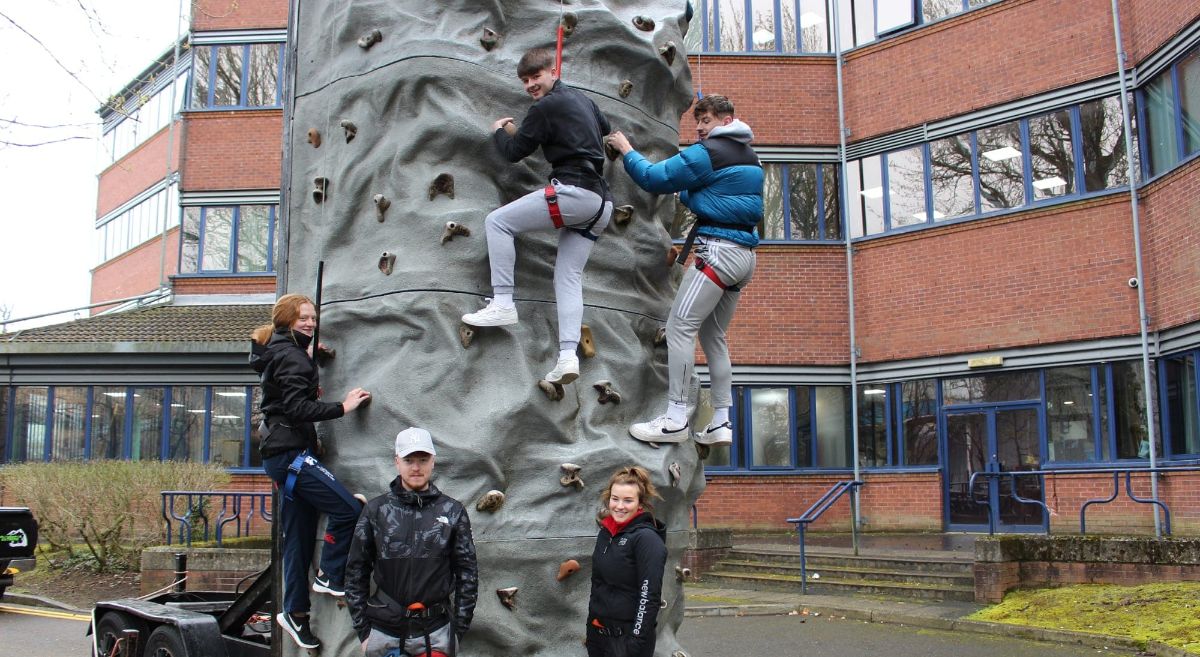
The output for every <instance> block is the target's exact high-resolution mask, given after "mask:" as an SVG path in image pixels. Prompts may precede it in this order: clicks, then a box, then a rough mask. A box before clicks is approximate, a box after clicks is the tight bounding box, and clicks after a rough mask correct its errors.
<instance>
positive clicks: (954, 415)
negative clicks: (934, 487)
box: [944, 405, 1045, 532]
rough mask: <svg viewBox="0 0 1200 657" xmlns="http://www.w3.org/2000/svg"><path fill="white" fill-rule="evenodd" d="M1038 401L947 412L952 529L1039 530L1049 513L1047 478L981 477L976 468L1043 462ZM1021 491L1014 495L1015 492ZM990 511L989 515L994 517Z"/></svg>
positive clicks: (1009, 469) (1033, 465) (1032, 466)
mask: <svg viewBox="0 0 1200 657" xmlns="http://www.w3.org/2000/svg"><path fill="white" fill-rule="evenodd" d="M1038 413H1039V410H1038V407H1037V406H1032V405H1030V406H1025V405H1022V406H1010V405H1005V406H986V407H975V408H970V409H962V410H952V411H946V412H944V421H945V429H946V431H945V435H946V517H947V519H948V521H949V525H950V527H951V528H952V529H966V530H986V529H987V528H988V526H989V521H990V522H991V523H994V524H995V527H996V530H997V531H1003V532H1030V531H1033V532H1040V531H1043V530H1044V528H1045V514H1044V512H1043V510H1042V507H1041V506H1040V505H1038V504H1033V503H1029V502H1022V501H1020V500H1019V499H1017V498H1018V497H1019V498H1022V499H1028V500H1037V501H1039V502H1040V501H1042V500H1043V489H1042V478H1041V477H1039V476H1036V475H1031V476H1018V477H995V476H982V475H981V476H978V477H976V478H975V485H974V486H973V487H972V486H971V485H970V480H971V475H972V474H974V473H976V472H1017V471H1024V470H1037V469H1038V468H1039V467H1040V466H1041V462H1042V453H1041V444H1042V441H1041V432H1040V428H1039V427H1040V422H1039V416H1038ZM1014 492H1015V493H1016V496H1015V497H1014V495H1013V493H1014ZM989 516H990V517H989Z"/></svg>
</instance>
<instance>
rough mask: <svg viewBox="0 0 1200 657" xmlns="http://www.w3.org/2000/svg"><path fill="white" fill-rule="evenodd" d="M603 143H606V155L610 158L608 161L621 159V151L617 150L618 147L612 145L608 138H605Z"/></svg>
mask: <svg viewBox="0 0 1200 657" xmlns="http://www.w3.org/2000/svg"><path fill="white" fill-rule="evenodd" d="M603 141H604V154H605V155H607V156H608V159H610V160H615V159H617V158H619V157H621V151H619V150H617V147H616V146H613V145H612V142H611V141H609V138H608V137H605V138H604V139H603Z"/></svg>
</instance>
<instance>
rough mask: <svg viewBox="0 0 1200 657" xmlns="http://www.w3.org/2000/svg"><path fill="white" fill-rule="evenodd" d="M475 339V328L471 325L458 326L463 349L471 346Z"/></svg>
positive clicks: (459, 339)
mask: <svg viewBox="0 0 1200 657" xmlns="http://www.w3.org/2000/svg"><path fill="white" fill-rule="evenodd" d="M474 339H475V327H473V326H470V325H469V324H459V325H458V341H459V342H461V343H462V346H463V349H466V348H467V347H470V346H471V340H474Z"/></svg>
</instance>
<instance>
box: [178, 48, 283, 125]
mask: <svg viewBox="0 0 1200 657" xmlns="http://www.w3.org/2000/svg"><path fill="white" fill-rule="evenodd" d="M282 54H283V45H282V44H279V43H255V44H235V45H218V46H196V48H195V51H194V54H193V56H192V94H191V98H192V102H191V108H192V109H214V108H254V107H279V106H280V105H281V99H280V84H279V80H280V79H281V76H282V70H281V66H282V61H283V57H282Z"/></svg>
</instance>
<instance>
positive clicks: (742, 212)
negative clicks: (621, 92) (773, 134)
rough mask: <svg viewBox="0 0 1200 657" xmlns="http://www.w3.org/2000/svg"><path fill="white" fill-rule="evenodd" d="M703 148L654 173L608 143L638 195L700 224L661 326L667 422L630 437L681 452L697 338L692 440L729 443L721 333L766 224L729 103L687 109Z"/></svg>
mask: <svg viewBox="0 0 1200 657" xmlns="http://www.w3.org/2000/svg"><path fill="white" fill-rule="evenodd" d="M692 115H693V116H694V117H695V118H696V134H697V135H698V136H699V137H700V141H699V142H697V143H696V144H694V145H692V146H689V147H688V148H686V149H684V150H683V151H682V152H680V153H679V154H678V155H676V156H674V157H671V158H668V159H666V160H663V161H662V162H659V163H658V164H652V163H651V162H650V161H649V160H647V159H646V158H645V157H643V156H642V155H641V154H640V153H638V152H637V151H635V150H633V146H631V145H630V143H629V140H628V139H627V138H626V137H625V135H624V134H622V133H620V132H615V133H613V134H612V135H611V136H610V137H609V143H610V144H611V145H612V146H613V147H615V148H616V149H617V150H619V151H620V152H621V153H622V154H623V156H624V164H625V171H626V172H627V173H628V174H629V176H630V177H631V178H633V181H634V182H636V183H637V184H638V186H639V187H641V188H642V189H644V190H646V191H648V192H653V193H655V194H668V193H671V192H678V193H679V200H680V201H681V202H683V204H684V205H686V206H687V207H688V209H690V210H691V211H692V212H693V213H694V214H695V215H696V223H695V225H694V226H692V230H691V232H690V233H689V234H688V236H687V240H686V242H685V243H684V248H683V253H681V254H680V256H679V262H680V263H683V262H684V260H685V259H686V258H687V255H688V251H690V250H691V247H692V244H693V242H694V243H695V251H696V258H695V265H696V266H695V268H690V267H689V268H688V270H687V273H685V274H684V276H683V281H682V282H681V283H680V284H679V291H678V293H676V295H675V303H674V304H673V305H672V306H671V314H670V316H669V317H668V318H667V365H668V369H669V372H670V375H669V384H668V389H667V412H666V413H665V414H663V415H660V416H659V417H656V418H654V419H653V420H650V421H649V422H639V423H637V424H634V425H633V426H631V427H629V433H630V434H631V435H632V436H633V437H634V438H637V439H638V440H642V441H646V442H653V443H678V442H683V441H685V440H687V438H688V418H687V389H686V386H687V384H688V381H690V380H691V377H692V370H693V368H694V367H695V361H696V356H695V344H696V334H697V333H699V335H700V347H701V348H702V349H703V350H704V355H705V357H706V358H707V359H708V371H709V378H710V380H711V386H712V387H711V393H712V406H713V410H714V413H713V419H712V422H710V423H709V425H708V426H707V427H705V428H704V429H703V430H702V431H700V432H699V433H697V434H696V436H695V437H696V442H698V443H701V444H706V445H728V444H730V443H731V442H733V427H732V425H731V424H730V422H729V407H730V406H733V395H732V392H731V387H732V382H733V369H732V368H731V367H730V365H729V346H728V344H727V343H726V341H725V330H726V329H727V328H728V327H729V323H730V322H731V321H732V320H733V312H734V310H735V309H736V308H737V302H738V296H739V294H740V292H741V289H742V288H743V287H745V285H746V284H747V283H749V282H750V277H751V276H752V275H753V274H754V264H755V258H754V247H756V246H758V237H757V236H756V235H755V234H754V230H755V227H756V226H758V223H759V222H760V221H762V216H763V198H762V187H763V171H762V164H760V163H759V161H758V155H756V154H755V153H754V150H753V149H752V148H750V140H751V139H753V138H754V134H753V133H752V132H751V131H750V126H748V125H746V124H745V123H743V122H741V121H739V120H738V119H735V118H734V110H733V103H732V102H731V101H730V100H729V99H728V98H726V97H724V96H715V95H713V96H705V97H704V98H702V99H701V100H700V101H699V102H697V103H696V105H695V107H694V108H693V109H692Z"/></svg>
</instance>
